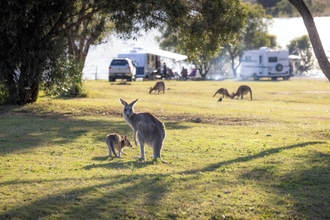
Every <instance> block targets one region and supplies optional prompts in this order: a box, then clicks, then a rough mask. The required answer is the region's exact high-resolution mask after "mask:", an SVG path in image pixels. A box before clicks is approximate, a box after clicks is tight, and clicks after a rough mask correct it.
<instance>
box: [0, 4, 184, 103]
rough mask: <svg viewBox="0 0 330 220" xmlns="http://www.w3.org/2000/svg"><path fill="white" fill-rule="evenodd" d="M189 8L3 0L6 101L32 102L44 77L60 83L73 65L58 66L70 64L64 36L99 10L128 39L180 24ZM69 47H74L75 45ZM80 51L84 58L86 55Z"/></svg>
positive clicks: (0, 42)
mask: <svg viewBox="0 0 330 220" xmlns="http://www.w3.org/2000/svg"><path fill="white" fill-rule="evenodd" d="M187 11H188V5H187V2H186V1H183V0H172V1H170V2H168V1H162V0H135V1H128V0H122V1H106V0H99V1H81V0H50V1H38V0H28V1H21V0H11V1H1V2H0V16H1V23H0V84H1V86H0V89H1V90H3V91H0V94H1V95H5V96H6V97H4V98H2V99H1V100H5V102H7V103H15V104H26V103H32V102H35V101H36V100H37V97H38V93H39V89H40V86H41V84H42V83H43V81H44V80H45V79H46V80H48V81H47V83H45V85H46V86H47V85H54V84H53V83H48V82H49V80H52V81H53V82H56V80H57V79H58V78H56V76H60V75H61V71H63V70H64V71H65V70H67V69H68V68H62V69H61V68H59V67H57V66H56V65H57V64H61V63H64V64H65V62H62V61H60V60H63V59H64V58H65V53H66V52H67V51H66V49H67V44H65V43H63V42H64V38H63V37H64V35H65V34H67V33H68V31H69V30H73V29H74V27H75V26H77V25H80V24H82V22H87V21H88V20H90V19H92V17H93V15H96V14H97V13H102V14H103V13H106V14H107V17H108V18H109V20H110V21H112V22H113V23H114V24H115V25H114V28H115V30H116V31H117V32H118V33H122V36H123V37H126V38H128V37H134V36H138V34H139V31H140V30H142V29H145V30H148V29H151V28H154V27H156V26H159V25H160V24H162V23H164V22H168V23H171V24H172V25H173V26H175V25H177V24H179V23H180V19H181V17H182V16H186V14H187ZM100 22H101V23H102V19H101V20H100ZM83 27H84V25H83ZM85 27H86V26H85ZM59 46H60V47H61V48H58V47H59ZM70 49H72V50H74V45H72V44H71V48H69V50H70ZM80 49H81V48H80ZM80 55H81V57H82V58H83V57H85V56H86V53H84V52H82V54H80ZM65 65H67V64H65ZM56 71H57V73H55V72H56ZM63 74H64V75H65V73H63Z"/></svg>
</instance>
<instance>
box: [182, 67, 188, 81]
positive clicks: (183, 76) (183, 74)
mask: <svg viewBox="0 0 330 220" xmlns="http://www.w3.org/2000/svg"><path fill="white" fill-rule="evenodd" d="M187 78H188V71H187V69H185V68H184V67H182V71H181V79H182V80H185V79H187Z"/></svg>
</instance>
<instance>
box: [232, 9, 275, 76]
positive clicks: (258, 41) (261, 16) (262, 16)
mask: <svg viewBox="0 0 330 220" xmlns="http://www.w3.org/2000/svg"><path fill="white" fill-rule="evenodd" d="M244 7H245V10H246V11H248V17H247V19H246V21H245V27H244V28H242V29H241V30H240V32H239V37H238V38H236V39H235V40H234V41H232V42H231V43H230V44H227V45H226V46H225V49H226V50H227V51H228V54H229V56H230V60H231V67H232V71H233V75H234V77H237V68H238V67H239V65H240V62H239V63H238V64H237V65H235V60H237V58H238V57H240V56H241V55H242V53H243V50H255V49H259V48H260V47H271V48H272V47H275V46H276V37H275V36H274V35H270V34H268V30H267V27H268V25H269V24H270V22H271V16H269V15H266V11H265V10H264V9H263V8H262V6H261V5H258V4H257V5H251V4H250V3H246V4H244Z"/></svg>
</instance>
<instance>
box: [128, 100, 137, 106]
mask: <svg viewBox="0 0 330 220" xmlns="http://www.w3.org/2000/svg"><path fill="white" fill-rule="evenodd" d="M137 101H138V99H136V100H135V101H133V102H131V104H129V105H131V106H134V105H135V103H136V102H137Z"/></svg>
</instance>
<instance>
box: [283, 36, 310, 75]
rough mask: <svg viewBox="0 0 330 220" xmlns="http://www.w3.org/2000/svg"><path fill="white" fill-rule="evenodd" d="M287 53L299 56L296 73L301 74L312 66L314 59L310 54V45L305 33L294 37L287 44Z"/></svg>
mask: <svg viewBox="0 0 330 220" xmlns="http://www.w3.org/2000/svg"><path fill="white" fill-rule="evenodd" d="M287 47H288V50H289V54H293V55H297V56H299V57H300V58H301V59H300V62H299V64H298V63H296V69H297V70H298V74H300V75H302V74H305V73H307V72H308V71H309V70H311V69H312V68H313V66H314V59H313V54H312V45H311V44H310V40H309V38H308V36H307V35H303V36H301V37H298V38H295V39H293V40H291V41H290V44H289V45H287Z"/></svg>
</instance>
